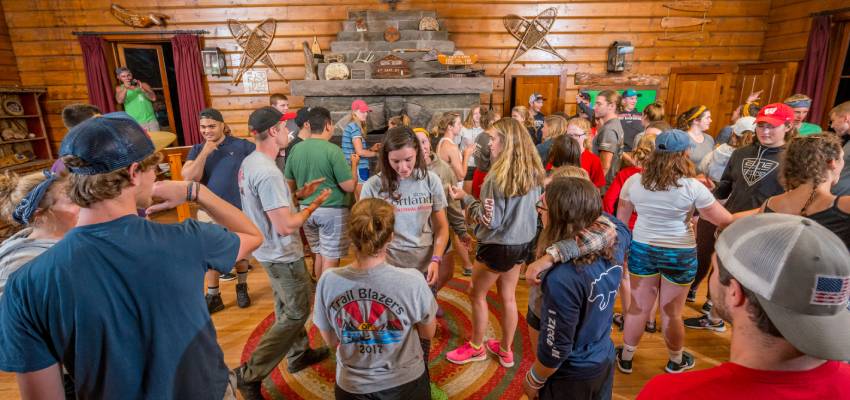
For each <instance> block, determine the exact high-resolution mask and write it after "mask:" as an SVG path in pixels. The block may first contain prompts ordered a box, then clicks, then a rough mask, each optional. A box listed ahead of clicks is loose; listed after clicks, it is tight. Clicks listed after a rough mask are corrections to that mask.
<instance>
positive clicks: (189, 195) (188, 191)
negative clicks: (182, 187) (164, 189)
mask: <svg viewBox="0 0 850 400" xmlns="http://www.w3.org/2000/svg"><path fill="white" fill-rule="evenodd" d="M193 183H194V182H192V181H189V183H188V184H187V185H186V201H192V184H193Z"/></svg>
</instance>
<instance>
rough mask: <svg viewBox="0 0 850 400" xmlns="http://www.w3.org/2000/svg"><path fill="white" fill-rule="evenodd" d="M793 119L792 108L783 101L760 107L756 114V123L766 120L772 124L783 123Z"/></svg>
mask: <svg viewBox="0 0 850 400" xmlns="http://www.w3.org/2000/svg"><path fill="white" fill-rule="evenodd" d="M793 120H794V110H793V109H792V108H791V107H789V106H788V105H787V104H784V103H773V104H768V105H766V106H764V107H762V109H761V110H759V113H758V115H757V116H756V123H757V124H758V123H759V122H766V123H768V124H770V125H773V126H779V125H784V124H785V123H786V122H791V121H793Z"/></svg>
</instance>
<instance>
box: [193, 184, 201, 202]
mask: <svg viewBox="0 0 850 400" xmlns="http://www.w3.org/2000/svg"><path fill="white" fill-rule="evenodd" d="M192 186H194V187H195V188H194V190H193V192H194V193H193V196H192V201H197V200H198V196H199V195H200V194H201V184H200V183H198V182H192Z"/></svg>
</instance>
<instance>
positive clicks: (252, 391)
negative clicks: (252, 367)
mask: <svg viewBox="0 0 850 400" xmlns="http://www.w3.org/2000/svg"><path fill="white" fill-rule="evenodd" d="M244 370H245V364H242V365H241V366H240V367H239V368H236V369H234V370H233V374H235V375H236V389H237V390H239V393H240V394H242V398H243V399H245V400H263V394H262V390H261V389H262V387H263V382H261V381H257V382H245V381H244V380H242V371H244Z"/></svg>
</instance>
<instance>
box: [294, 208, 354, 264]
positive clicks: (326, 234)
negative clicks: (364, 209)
mask: <svg viewBox="0 0 850 400" xmlns="http://www.w3.org/2000/svg"><path fill="white" fill-rule="evenodd" d="M305 208H306V207H305ZM302 209H303V208H302ZM349 214H350V211H349V210H348V209H347V208H334V207H319V208H317V209H316V211H315V212H313V215H310V218H307V221H304V236H305V237H306V238H307V243H308V244H309V245H310V250H311V251H312V252H313V253H315V254H319V255H321V256H322V257H327V258H342V257H345V256H346V255H348V246H349V245H350V244H351V240H349V238H348V230H347V229H346V228H347V227H348V216H349Z"/></svg>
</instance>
